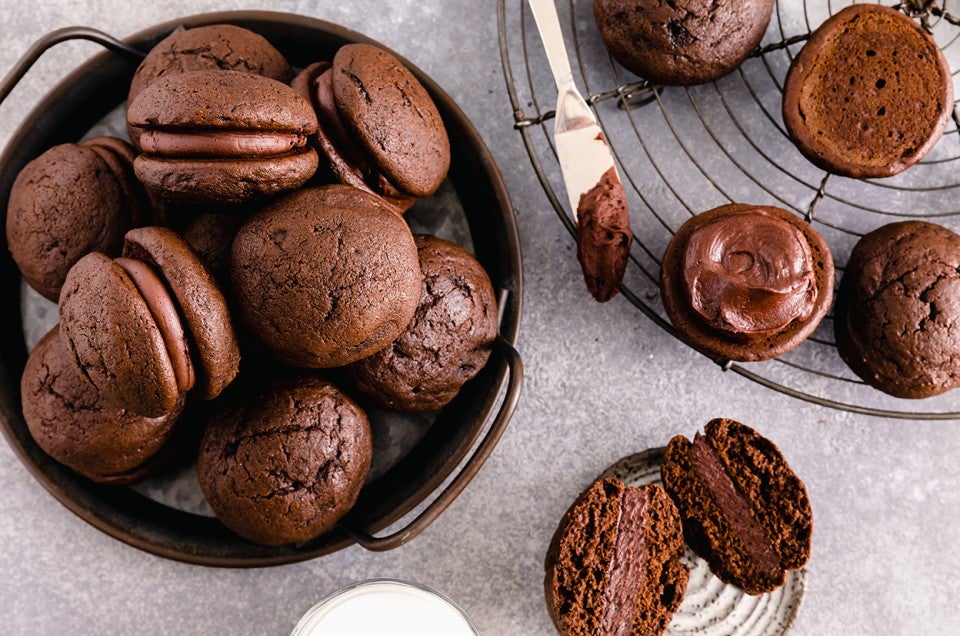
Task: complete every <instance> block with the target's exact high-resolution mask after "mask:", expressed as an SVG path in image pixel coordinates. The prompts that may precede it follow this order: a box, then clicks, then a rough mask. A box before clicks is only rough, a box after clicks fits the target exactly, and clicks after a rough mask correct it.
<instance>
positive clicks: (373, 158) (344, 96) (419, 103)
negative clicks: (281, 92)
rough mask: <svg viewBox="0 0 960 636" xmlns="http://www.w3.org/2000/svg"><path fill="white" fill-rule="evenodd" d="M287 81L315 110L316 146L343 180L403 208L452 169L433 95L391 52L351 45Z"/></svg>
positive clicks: (362, 45)
mask: <svg viewBox="0 0 960 636" xmlns="http://www.w3.org/2000/svg"><path fill="white" fill-rule="evenodd" d="M291 85H292V86H293V87H294V89H296V90H297V92H298V93H300V94H301V95H303V96H304V97H305V98H307V99H309V100H311V103H312V104H313V106H314V108H315V109H316V112H317V119H318V121H319V127H318V128H317V136H316V139H315V142H316V144H317V148H318V151H319V152H320V154H321V155H323V156H324V157H326V159H327V161H328V162H329V164H330V167H331V169H332V171H333V172H334V174H335V175H336V176H337V178H338V179H339V180H340V181H341V182H342V183H345V184H348V185H352V186H354V187H356V188H360V189H361V190H366V191H368V192H373V193H374V194H379V195H380V196H383V197H386V198H387V199H388V200H390V201H391V202H392V203H393V204H394V205H396V206H397V207H398V208H399V209H401V210H406V209H407V208H409V207H410V206H411V205H413V202H414V200H415V198H416V197H423V196H428V195H430V194H433V193H434V192H436V190H437V188H438V187H440V183H441V182H442V181H443V179H444V177H445V176H446V174H447V170H448V169H449V167H450V141H449V139H448V138H447V131H446V128H445V127H444V125H443V120H442V119H441V117H440V113H439V112H438V111H437V107H436V105H435V104H434V103H433V100H432V99H431V98H430V94H429V93H427V91H426V89H425V88H424V87H423V85H422V84H420V82H419V81H418V80H417V78H416V77H414V75H413V73H411V72H410V71H409V70H408V69H407V68H406V67H405V66H404V65H403V64H402V63H401V62H400V60H398V59H397V58H396V57H394V56H393V55H391V54H390V53H388V52H386V51H384V50H383V49H381V48H379V47H376V46H372V45H369V44H348V45H346V46H344V47H342V48H340V50H339V51H337V54H336V55H335V56H334V58H333V62H332V63H326V62H318V63H316V64H312V65H310V66H308V67H307V68H306V69H304V71H303V72H302V73H301V74H300V75H298V76H297V77H296V79H294V81H293V82H292V84H291Z"/></svg>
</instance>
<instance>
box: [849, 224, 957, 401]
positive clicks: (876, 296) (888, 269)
mask: <svg viewBox="0 0 960 636" xmlns="http://www.w3.org/2000/svg"><path fill="white" fill-rule="evenodd" d="M958 299H960V236H958V235H957V234H955V233H953V232H951V231H950V230H948V229H947V228H944V227H941V226H939V225H934V224H932V223H926V222H923V221H904V222H902V223H891V224H889V225H884V226H883V227H881V228H878V229H876V230H874V231H873V232H870V233H869V234H867V235H865V236H864V237H863V238H861V239H860V240H859V241H858V242H857V244H856V245H855V246H854V248H853V252H852V253H851V254H850V260H849V261H848V262H847V267H846V269H845V270H844V273H843V279H842V280H841V281H840V293H839V294H838V295H837V306H836V310H835V312H834V313H835V316H834V331H835V334H836V340H837V350H838V352H839V353H840V357H841V358H843V360H844V362H846V363H847V364H848V365H849V366H850V368H851V369H852V370H853V371H854V373H856V374H857V375H858V376H860V377H861V378H863V380H865V381H866V382H867V383H869V384H870V385H871V386H873V387H876V388H877V389H880V390H881V391H883V392H885V393H889V394H890V395H894V396H896V397H901V398H923V397H929V396H931V395H937V394H939V393H943V392H944V391H947V390H949V389H952V388H954V387H956V386H960V301H958Z"/></svg>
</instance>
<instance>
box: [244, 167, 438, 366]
mask: <svg viewBox="0 0 960 636" xmlns="http://www.w3.org/2000/svg"><path fill="white" fill-rule="evenodd" d="M230 272H231V280H232V284H233V298H234V300H235V306H236V308H237V311H238V314H239V316H240V318H241V320H242V321H243V323H244V324H245V325H246V327H247V328H248V329H249V330H250V332H251V333H252V334H253V335H254V336H255V337H256V338H257V339H258V340H259V341H260V342H261V343H262V344H264V345H265V346H266V347H267V348H268V349H270V350H271V351H272V352H273V353H274V355H276V356H277V358H279V359H280V360H282V361H284V362H286V363H287V364H292V365H295V366H301V367H310V368H325V367H337V366H342V365H345V364H349V363H351V362H355V361H357V360H359V359H361V358H365V357H366V356H368V355H371V354H373V353H376V352H377V351H379V350H380V349H383V348H384V347H386V346H387V345H388V344H390V343H391V342H393V341H394V340H395V339H396V338H397V337H398V336H399V335H400V334H401V333H403V330H404V329H405V328H406V326H407V325H408V324H410V321H411V320H412V319H413V315H414V312H415V311H416V308H417V304H418V302H419V300H420V288H421V278H420V265H419V262H418V260H417V247H416V245H415V244H414V241H413V235H412V234H411V233H410V228H409V227H407V224H406V223H405V222H404V220H403V218H401V217H400V215H398V214H396V213H395V212H393V211H391V209H390V208H389V206H387V205H386V204H385V203H384V202H383V201H382V200H381V199H380V198H379V197H376V196H374V195H372V194H369V193H366V192H362V191H360V190H357V189H355V188H351V187H349V186H342V185H336V186H326V187H321V188H307V189H303V190H299V191H297V192H294V193H292V194H289V195H287V196H285V197H283V198H281V199H279V200H277V201H275V202H274V203H272V204H270V205H269V206H267V207H266V208H265V209H264V210H262V211H261V212H259V213H258V214H256V215H254V216H253V217H251V218H250V219H249V220H248V221H247V222H246V223H245V224H244V225H243V227H241V228H240V231H239V233H237V236H236V238H235V239H234V242H233V253H232V257H231V269H230Z"/></svg>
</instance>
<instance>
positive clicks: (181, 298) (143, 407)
mask: <svg viewBox="0 0 960 636" xmlns="http://www.w3.org/2000/svg"><path fill="white" fill-rule="evenodd" d="M123 254H124V257H123V258H118V259H116V260H113V259H111V258H109V257H108V256H105V255H103V254H100V253H98V252H93V253H91V254H88V255H87V256H85V257H83V258H82V259H80V260H79V261H78V262H77V264H76V265H74V267H73V268H72V269H71V270H70V273H69V274H68V275H67V280H66V282H65V283H64V286H63V291H62V293H61V295H60V308H59V311H60V324H61V330H62V333H63V338H64V340H65V343H66V345H67V349H68V351H69V352H70V354H71V355H72V356H73V357H74V359H75V360H76V361H77V363H78V365H79V366H80V368H81V370H82V373H83V374H84V375H85V376H86V377H87V378H89V379H90V381H91V382H92V383H93V384H94V385H95V386H96V387H97V388H98V389H99V390H100V392H101V393H102V394H103V396H104V398H105V400H107V401H109V402H110V403H111V404H113V405H115V406H117V407H118V408H123V409H125V410H128V411H131V412H134V413H138V414H141V415H145V416H148V417H160V416H162V415H164V414H166V413H169V412H170V411H171V410H172V409H173V408H174V407H175V405H176V404H177V402H178V400H179V399H180V395H181V394H183V393H186V392H187V391H189V390H191V389H192V388H193V387H194V385H195V384H196V393H197V394H198V395H199V396H200V397H202V398H205V399H211V398H213V397H216V396H217V395H219V393H220V392H221V391H222V390H223V388H224V387H226V386H227V385H228V384H229V383H230V382H231V381H232V380H233V378H234V376H235V375H236V373H237V368H238V365H239V358H240V354H239V349H238V347H237V343H236V339H235V337H234V334H233V328H232V326H231V323H230V314H229V311H228V310H227V305H226V301H225V300H224V298H223V295H222V294H221V293H220V291H219V289H218V288H217V286H216V284H215V283H214V282H213V280H212V278H211V277H210V274H209V273H207V271H206V270H205V269H204V267H203V265H202V264H201V263H200V261H199V260H198V259H197V257H196V255H195V254H194V253H193V252H192V251H191V250H190V248H189V247H188V246H187V245H186V243H184V242H183V240H182V239H181V238H180V237H179V236H177V235H176V234H174V233H173V232H172V231H170V230H168V229H166V228H160V227H148V228H139V229H137V230H132V231H131V232H129V233H128V234H127V237H126V241H125V245H124V250H123Z"/></svg>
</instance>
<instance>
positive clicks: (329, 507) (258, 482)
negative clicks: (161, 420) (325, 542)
mask: <svg viewBox="0 0 960 636" xmlns="http://www.w3.org/2000/svg"><path fill="white" fill-rule="evenodd" d="M372 454H373V445H372V441H371V436H370V424H369V421H368V420H367V416H366V414H365V413H364V412H363V410H362V409H361V408H360V407H359V406H357V405H356V404H355V403H354V402H353V401H352V400H351V399H350V398H349V397H347V396H346V394H344V393H343V392H341V391H340V390H339V389H338V388H337V387H336V386H334V385H333V384H331V383H329V382H327V381H325V380H321V379H319V378H316V377H312V376H306V375H304V376H299V377H293V378H287V379H283V380H277V381H275V382H274V383H273V384H272V385H271V386H270V387H268V388H266V389H264V390H263V391H262V392H260V393H259V394H255V395H253V396H251V397H248V398H247V399H245V400H243V401H241V402H239V403H238V404H235V405H232V406H228V407H226V408H225V409H224V410H223V411H221V412H220V413H218V414H216V415H214V417H213V418H212V419H211V420H210V422H209V424H208V425H207V426H206V428H205V430H204V433H203V438H202V440H201V442H200V455H199V458H198V461H197V472H198V475H199V478H200V486H201V488H202V489H203V493H204V495H205V496H206V498H207V501H208V502H209V503H210V507H211V508H213V511H214V513H215V514H216V515H217V518H218V519H220V521H222V522H223V524H224V525H226V526H227V527H228V528H230V529H231V530H233V531H234V532H236V533H237V534H239V535H240V536H241V537H244V538H245V539H248V540H250V541H254V542H256V543H263V544H268V545H279V544H284V543H294V542H302V541H309V540H310V539H313V538H315V537H318V536H320V535H321V534H323V532H324V531H326V530H327V529H328V528H329V527H330V526H332V525H333V524H334V523H335V522H336V521H337V520H338V519H340V517H342V516H343V515H344V514H345V513H346V512H347V511H348V510H349V509H350V508H351V507H353V504H354V503H355V502H356V500H357V496H358V495H359V493H360V488H361V487H362V486H363V482H364V479H365V478H366V475H367V471H368V470H369V468H370V461H371V457H372Z"/></svg>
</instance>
